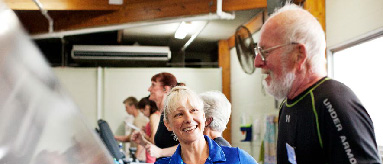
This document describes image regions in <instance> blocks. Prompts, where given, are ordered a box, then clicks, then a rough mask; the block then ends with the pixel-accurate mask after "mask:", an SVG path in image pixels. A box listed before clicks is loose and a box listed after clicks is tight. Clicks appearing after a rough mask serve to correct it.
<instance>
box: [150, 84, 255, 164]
mask: <svg viewBox="0 0 383 164" xmlns="http://www.w3.org/2000/svg"><path fill="white" fill-rule="evenodd" d="M205 122H206V118H205V113H204V111H203V101H202V100H201V98H200V97H199V96H198V95H197V94H196V93H195V92H193V91H192V90H190V89H188V88H187V87H185V86H177V87H174V88H173V89H172V90H171V91H170V93H169V95H168V97H167V98H166V100H165V106H164V123H165V126H166V127H167V129H168V130H169V131H172V132H174V134H175V136H176V137H177V138H178V140H179V142H180V144H179V145H178V147H177V150H176V151H175V153H174V154H173V155H172V156H171V157H167V158H162V159H159V160H157V161H156V163H157V164H179V163H192V164H203V163H228V164H240V163H243V164H255V163H256V161H255V160H254V158H253V157H251V156H250V155H249V154H248V153H246V152H245V151H243V150H242V149H239V148H234V147H227V146H222V147H221V146H219V145H218V144H217V143H216V142H214V140H212V139H210V138H209V137H208V136H204V135H203V131H204V129H205Z"/></svg>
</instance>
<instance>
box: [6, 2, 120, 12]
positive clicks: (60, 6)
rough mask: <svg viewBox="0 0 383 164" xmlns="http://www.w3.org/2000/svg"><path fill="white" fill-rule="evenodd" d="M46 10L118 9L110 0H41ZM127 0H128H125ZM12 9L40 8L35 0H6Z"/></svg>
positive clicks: (118, 6)
mask: <svg viewBox="0 0 383 164" xmlns="http://www.w3.org/2000/svg"><path fill="white" fill-rule="evenodd" d="M39 1H40V3H41V4H42V5H43V8H44V9H45V10H118V9H120V8H121V6H122V5H113V4H109V0H39ZM123 1H126V0H123ZM4 2H5V3H6V4H7V5H8V7H9V8H11V9H12V10H39V8H38V6H37V5H36V4H35V3H34V2H33V0H4Z"/></svg>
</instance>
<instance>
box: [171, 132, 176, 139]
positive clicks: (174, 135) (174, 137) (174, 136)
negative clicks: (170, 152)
mask: <svg viewBox="0 0 383 164" xmlns="http://www.w3.org/2000/svg"><path fill="white" fill-rule="evenodd" d="M171 135H172V136H173V140H174V141H178V137H177V136H176V134H174V132H172V134H171Z"/></svg>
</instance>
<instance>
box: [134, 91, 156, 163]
mask: <svg viewBox="0 0 383 164" xmlns="http://www.w3.org/2000/svg"><path fill="white" fill-rule="evenodd" d="M138 109H140V110H141V112H142V113H143V114H144V115H145V116H146V117H149V122H148V124H146V126H145V129H144V131H145V139H146V140H148V141H150V142H151V143H154V134H156V132H157V127H158V123H159V119H160V117H161V113H160V112H159V111H158V108H157V105H156V103H155V102H154V101H152V100H149V98H148V97H144V98H142V99H141V100H140V101H139V102H138ZM145 155H146V163H154V162H155V161H156V158H155V157H153V156H150V153H149V152H148V151H145Z"/></svg>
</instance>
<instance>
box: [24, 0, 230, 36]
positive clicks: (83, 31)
mask: <svg viewBox="0 0 383 164" xmlns="http://www.w3.org/2000/svg"><path fill="white" fill-rule="evenodd" d="M234 18H235V14H234V13H232V14H228V13H225V12H223V11H222V0H217V10H216V13H215V14H212V13H209V14H204V15H197V16H189V17H178V18H173V19H163V20H157V21H143V22H136V23H126V24H119V25H111V26H104V27H93V28H87V29H80V30H71V31H60V32H52V33H47V34H37V35H31V37H32V38H33V39H46V38H63V37H64V36H68V35H80V34H89V33H95V32H105V31H116V30H121V29H127V28H134V27H142V26H149V25H156V24H168V23H176V22H182V21H210V20H219V19H226V20H232V19H234ZM52 24H53V23H52ZM52 26H53V25H52Z"/></svg>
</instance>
